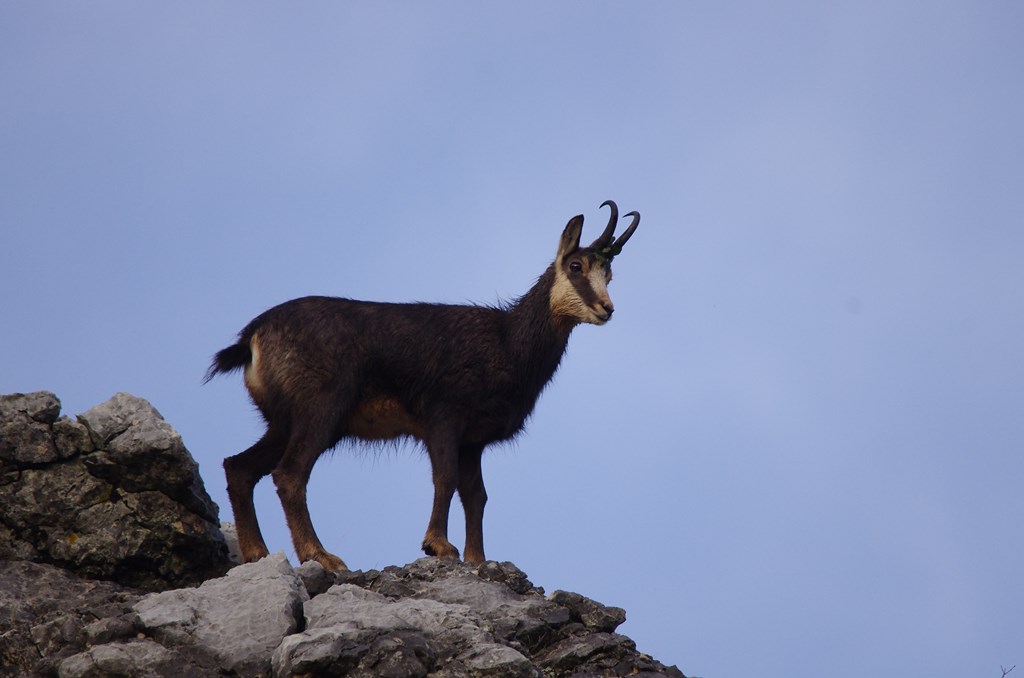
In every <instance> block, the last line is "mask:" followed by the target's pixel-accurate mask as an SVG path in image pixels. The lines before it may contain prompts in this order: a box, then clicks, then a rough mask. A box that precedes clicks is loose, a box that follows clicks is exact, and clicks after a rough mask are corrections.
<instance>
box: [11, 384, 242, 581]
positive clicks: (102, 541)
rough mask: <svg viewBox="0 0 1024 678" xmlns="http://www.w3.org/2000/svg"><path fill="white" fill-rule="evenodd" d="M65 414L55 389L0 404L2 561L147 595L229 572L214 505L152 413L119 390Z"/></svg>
mask: <svg viewBox="0 0 1024 678" xmlns="http://www.w3.org/2000/svg"><path fill="white" fill-rule="evenodd" d="M59 415H60V401H59V400H58V399H57V397H56V396H55V395H53V394H52V393H45V392H41V393H30V394H13V395H6V396H0V558H7V559H23V560H31V561H35V562H41V563H53V564H57V565H60V566H61V567H65V568H67V569H69V570H72V571H75V572H78V573H80V574H82V575H83V576H86V577H92V578H97V579H107V580H111V581H116V582H119V583H122V584H125V585H128V586H132V587H137V588H143V589H148V590H162V589H167V588H173V587H176V586H183V585H194V584H198V583H199V582H201V581H203V580H205V579H207V578H209V577H214V576H218V575H220V574H223V573H224V572H225V571H226V570H227V568H228V567H229V566H230V564H231V563H230V561H229V558H228V551H227V546H226V544H225V542H224V538H223V536H222V535H221V533H220V529H219V527H218V520H217V513H218V509H217V506H216V504H214V503H213V501H212V500H211V499H210V497H209V495H208V494H207V493H206V489H205V487H204V485H203V481H202V479H201V478H200V477H199V470H198V466H197V465H196V463H195V461H194V460H193V459H192V456H191V455H190V454H189V452H188V450H187V449H186V448H185V445H184V443H183V442H182V440H181V436H180V435H178V433H177V432H176V431H175V430H174V429H173V428H172V427H171V426H170V424H168V423H167V422H166V421H164V420H163V418H161V417H160V414H159V412H157V411H156V409H155V408H153V406H152V405H150V404H149V403H148V402H146V401H145V400H143V399H141V398H137V397H135V396H132V395H129V394H126V393H119V394H117V395H115V396H114V397H113V398H111V399H110V400H109V401H107V402H105V403H103V404H101V405H98V406H96V407H94V408H92V409H90V410H89V411H87V412H85V413H83V414H82V415H81V416H80V417H79V420H78V421H73V420H71V419H68V418H67V417H61V416H59Z"/></svg>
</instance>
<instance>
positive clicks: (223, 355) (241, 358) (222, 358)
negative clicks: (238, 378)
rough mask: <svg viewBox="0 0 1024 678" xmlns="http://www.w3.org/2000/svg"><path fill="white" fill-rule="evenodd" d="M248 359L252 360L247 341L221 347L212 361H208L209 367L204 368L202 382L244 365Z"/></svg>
mask: <svg viewBox="0 0 1024 678" xmlns="http://www.w3.org/2000/svg"><path fill="white" fill-rule="evenodd" d="M250 360H252V350H251V349H250V348H249V343H248V342H245V343H242V342H239V343H237V344H232V345H231V346H228V347H227V348H225V349H221V350H220V351H218V352H217V355H215V356H213V362H211V363H210V369H208V370H206V376H205V377H203V383H204V384H205V383H206V382H208V381H210V380H211V379H213V378H214V377H215V376H217V375H218V374H227V373H228V372H233V371H234V370H237V369H239V368H241V367H245V366H246V365H248V364H249V361H250Z"/></svg>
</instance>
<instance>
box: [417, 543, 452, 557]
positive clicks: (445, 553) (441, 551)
mask: <svg viewBox="0 0 1024 678" xmlns="http://www.w3.org/2000/svg"><path fill="white" fill-rule="evenodd" d="M423 552H424V553H426V554H427V555H428V556H434V557H437V558H444V559H446V560H458V559H459V549H457V548H455V547H454V546H452V545H451V544H450V543H448V542H447V541H446V542H444V543H442V544H437V543H432V542H428V541H424V542H423Z"/></svg>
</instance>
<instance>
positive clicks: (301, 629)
mask: <svg viewBox="0 0 1024 678" xmlns="http://www.w3.org/2000/svg"><path fill="white" fill-rule="evenodd" d="M0 587H2V590H4V591H6V592H8V593H6V594H4V596H3V598H2V600H3V604H2V605H0V622H2V623H3V627H4V628H10V629H12V630H11V631H9V632H8V633H5V634H3V635H2V636H0V661H2V662H3V664H4V666H7V667H9V668H12V669H13V668H15V667H17V669H18V670H16V671H15V672H14V673H13V675H24V676H29V675H57V676H60V677H61V678H99V677H100V676H112V675H120V676H156V677H164V676H166V677H167V678H179V677H180V676H182V675H188V676H197V677H200V678H202V677H205V676H208V677H210V678H213V677H215V676H224V675H234V676H277V677H284V676H364V677H366V678H370V677H371V676H390V677H391V678H422V677H425V676H431V677H432V678H455V677H457V676H459V677H484V676H497V677H509V678H512V677H520V676H522V677H526V676H553V677H557V676H631V675H640V676H651V677H653V676H682V675H683V674H682V673H680V672H679V671H678V670H677V669H675V668H674V667H666V666H664V665H663V664H661V663H659V662H657V661H656V660H654V659H652V658H651V657H648V656H646V655H644V654H642V653H640V652H638V651H637V649H636V646H635V644H634V643H633V641H632V640H630V639H629V638H627V637H625V636H622V635H619V634H617V633H615V628H616V627H617V626H618V625H619V624H621V623H622V622H623V621H624V620H625V613H624V612H623V611H622V610H621V609H619V608H614V607H605V606H604V605H601V604H600V603H597V602H595V601H593V600H590V599H588V598H586V597H584V596H581V595H579V594H576V593H568V592H564V591H555V592H554V593H552V594H550V595H547V596H545V595H544V592H543V591H542V590H541V589H539V588H537V587H535V586H533V585H532V584H531V583H530V581H529V580H528V579H527V578H526V575H525V574H523V573H522V572H521V571H519V570H518V569H517V568H516V567H515V566H514V565H512V564H511V563H496V562H488V563H484V564H483V565H481V566H473V565H466V564H463V563H455V562H450V561H444V560H440V559H437V558H423V559H421V560H418V561H416V562H414V563H411V564H410V565H407V566H405V567H401V568H399V567H388V568H385V569H384V570H383V571H373V570H371V571H368V572H348V573H345V574H343V575H333V574H331V573H328V572H325V571H324V570H323V568H321V567H320V566H319V565H318V564H316V563H306V564H304V565H302V567H299V568H297V569H296V568H293V567H292V566H291V565H290V564H289V563H288V561H287V560H286V559H285V557H284V555H283V554H280V553H278V554H274V555H271V556H269V557H267V558H264V559H262V560H260V561H258V562H256V563H249V564H246V565H240V566H238V567H236V568H234V569H232V570H231V571H230V572H228V574H227V576H225V577H221V578H217V579H212V580H210V581H207V582H205V583H204V584H202V585H201V586H199V587H198V588H192V589H178V590H172V591H164V592H160V593H150V594H143V593H142V592H140V591H132V590H130V589H127V588H125V587H122V586H120V585H117V584H113V583H109V582H89V581H86V580H83V579H80V578H78V577H75V576H74V575H71V574H69V573H67V572H64V571H62V570H60V569H59V568H55V567H52V566H47V565H37V564H33V563H24V562H20V563H14V562H2V561H0ZM324 587H326V588H324ZM55 591H57V592H59V595H57V596H55V595H54V592H55ZM10 592H21V593H14V594H11V593H10ZM45 592H49V596H48V595H46V593H45ZM58 600H59V602H58ZM19 670H20V671H21V672H20V673H19V672H18V671H19ZM5 675H7V674H5Z"/></svg>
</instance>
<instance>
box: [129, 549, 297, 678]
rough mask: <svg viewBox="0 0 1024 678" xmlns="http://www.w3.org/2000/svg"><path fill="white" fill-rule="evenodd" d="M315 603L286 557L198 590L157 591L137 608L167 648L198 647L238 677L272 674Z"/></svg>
mask: <svg viewBox="0 0 1024 678" xmlns="http://www.w3.org/2000/svg"><path fill="white" fill-rule="evenodd" d="M308 599H309V596H308V595H307V594H306V590H305V588H303V586H302V583H301V581H300V580H299V578H298V576H297V575H296V574H295V571H294V570H293V569H292V567H291V565H289V564H288V561H287V560H286V559H285V557H284V554H282V553H276V554H273V555H271V556H268V557H266V558H263V559H262V560H260V561H258V562H255V563H248V564H246V565H239V566H238V567H235V568H233V569H231V570H230V571H229V572H228V574H227V576H225V577H221V578H218V579H211V580H209V581H207V582H205V583H203V584H202V585H201V586H199V587H198V588H195V589H178V590H174V591H164V592H162V593H152V594H150V595H148V596H146V597H145V598H143V599H142V600H140V601H139V602H138V603H136V604H135V606H134V608H133V609H134V611H135V613H136V614H137V615H138V617H139V625H140V628H141V629H142V631H143V632H144V633H145V634H146V635H148V636H151V637H152V638H154V639H156V640H157V641H159V642H160V643H161V644H163V645H165V646H171V647H175V646H187V645H193V646H196V647H197V648H198V649H199V650H200V651H201V652H202V653H203V654H204V655H209V656H212V657H214V658H216V660H217V662H218V665H219V666H220V667H222V668H223V669H225V670H227V671H233V672H235V673H236V674H238V675H255V674H258V673H266V672H267V670H268V669H269V668H270V654H271V652H273V650H274V648H276V647H277V646H278V645H280V644H281V641H282V640H283V639H284V638H285V636H288V635H290V634H293V633H295V631H296V630H297V629H298V622H299V619H300V618H301V610H302V604H303V603H304V602H305V601H306V600H308Z"/></svg>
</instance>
